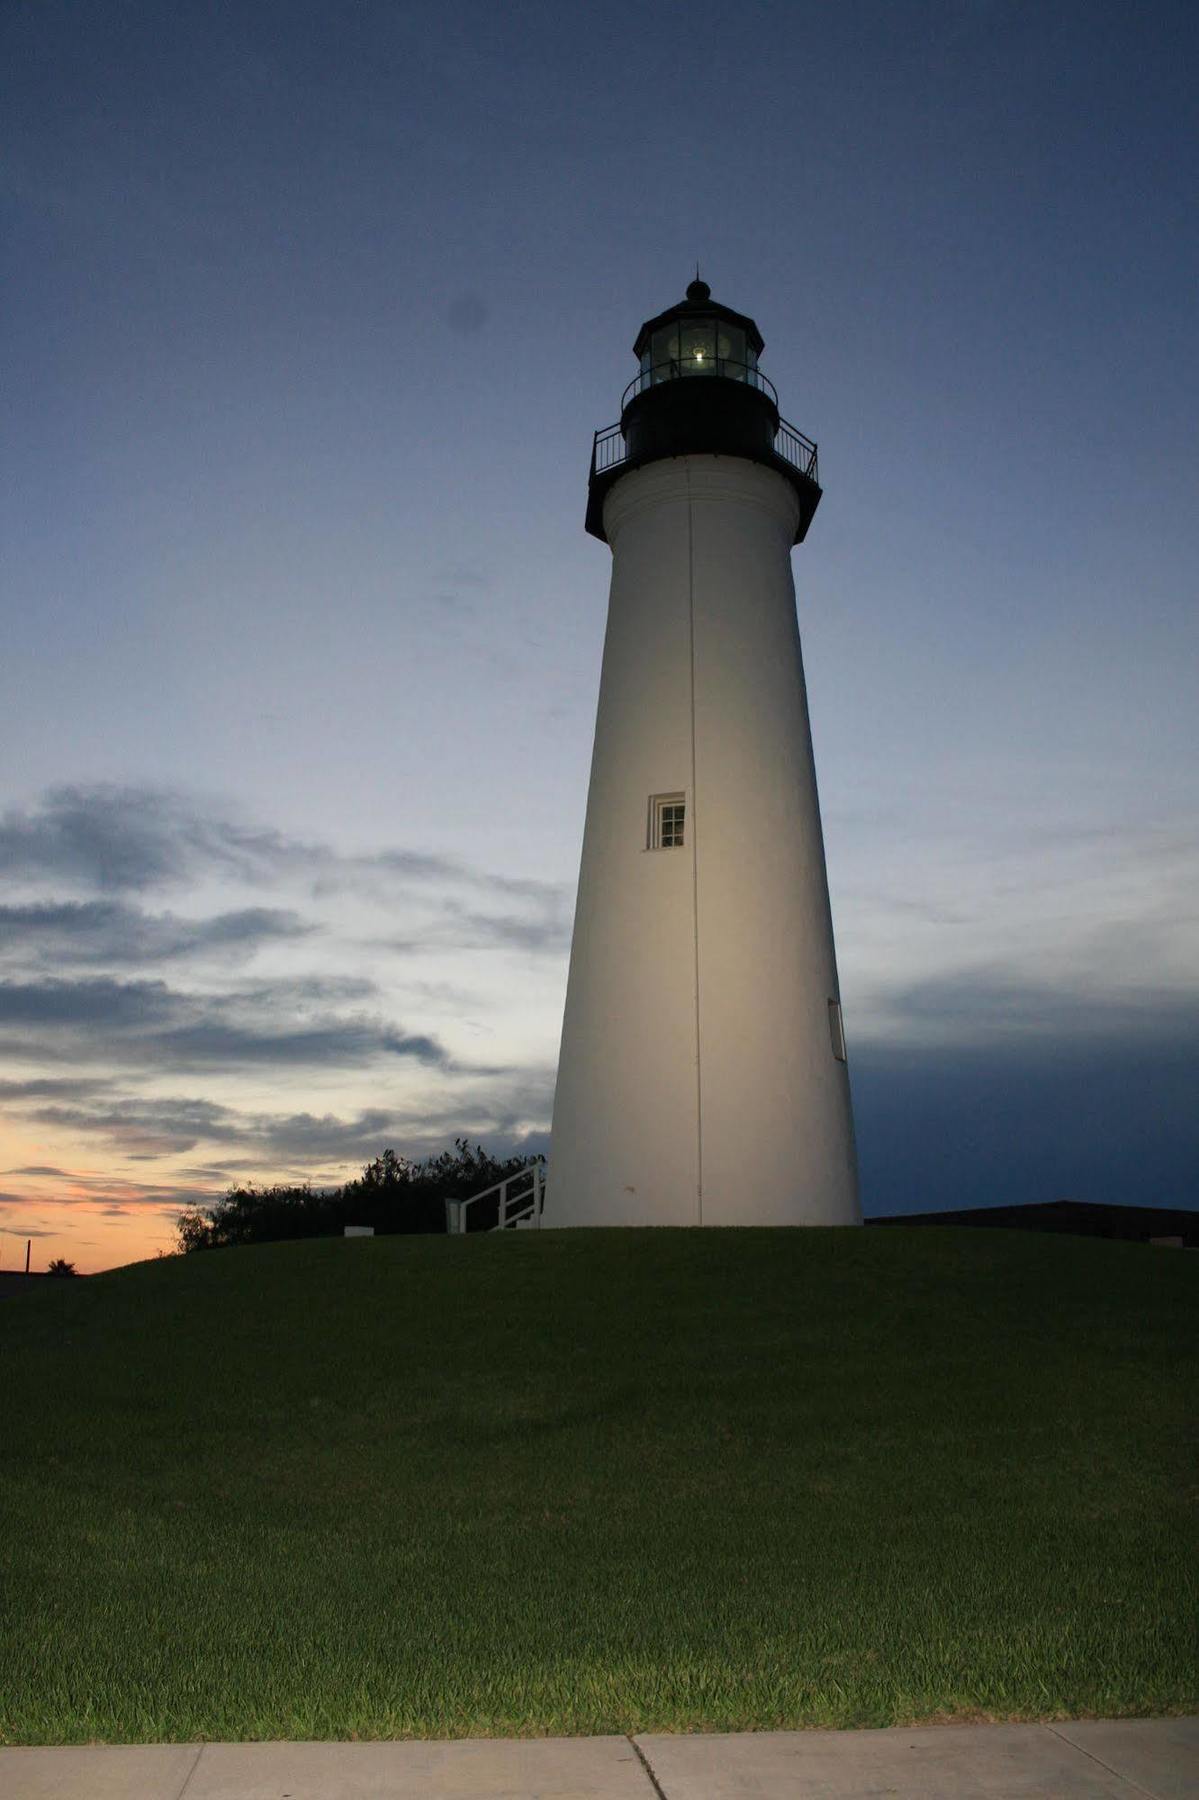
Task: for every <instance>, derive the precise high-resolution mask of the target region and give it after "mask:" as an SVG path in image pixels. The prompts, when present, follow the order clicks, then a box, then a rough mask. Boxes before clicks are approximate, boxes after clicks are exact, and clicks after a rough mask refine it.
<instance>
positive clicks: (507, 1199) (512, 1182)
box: [445, 1162, 545, 1235]
mask: <svg viewBox="0 0 1199 1800" xmlns="http://www.w3.org/2000/svg"><path fill="white" fill-rule="evenodd" d="M497 1195H498V1197H499V1199H498V1205H497V1209H496V1211H497V1220H496V1223H495V1224H494V1225H491V1226H488V1227H487V1229H488V1230H490V1231H511V1230H513V1229H515V1228H516V1227H517V1226H519V1225H523V1226H530V1225H531V1226H533V1227H534V1228H535V1229H536V1230H538V1231H540V1229H541V1213H542V1208H543V1207H544V1205H545V1168H544V1166H543V1164H541V1163H539V1162H535V1163H529V1164H528V1165H527V1166H526V1167H525V1168H523V1169H518V1170H517V1172H516V1174H515V1175H509V1176H508V1177H507V1179H506V1180H505V1181H497V1182H496V1184H495V1186H494V1187H489V1188H484V1189H483V1192H482V1193H481V1194H472V1195H471V1197H470V1199H469V1200H447V1201H446V1203H445V1228H446V1230H447V1231H448V1232H450V1233H451V1235H452V1234H454V1233H457V1232H464V1231H465V1230H466V1229H467V1225H466V1214H467V1209H468V1208H469V1207H472V1206H477V1205H478V1203H479V1201H480V1200H492V1199H495V1198H496V1196H497Z"/></svg>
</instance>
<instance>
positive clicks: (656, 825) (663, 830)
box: [647, 794, 687, 850]
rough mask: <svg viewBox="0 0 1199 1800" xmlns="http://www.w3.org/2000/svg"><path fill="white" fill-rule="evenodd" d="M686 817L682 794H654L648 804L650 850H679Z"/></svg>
mask: <svg viewBox="0 0 1199 1800" xmlns="http://www.w3.org/2000/svg"><path fill="white" fill-rule="evenodd" d="M686 817H687V802H686V798H685V797H684V795H682V794H654V795H653V797H652V798H651V800H650V803H649V838H648V843H647V848H648V849H650V850H681V849H682V848H683V841H684V827H685V823H686Z"/></svg>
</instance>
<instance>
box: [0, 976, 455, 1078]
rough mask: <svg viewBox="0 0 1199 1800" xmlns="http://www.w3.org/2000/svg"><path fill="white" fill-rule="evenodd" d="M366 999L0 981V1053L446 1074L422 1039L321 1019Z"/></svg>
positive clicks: (365, 987)
mask: <svg viewBox="0 0 1199 1800" xmlns="http://www.w3.org/2000/svg"><path fill="white" fill-rule="evenodd" d="M373 992H374V986H373V983H372V982H370V981H366V980H363V979H361V978H355V977H325V978H320V977H299V978H294V979H291V980H284V979H281V980H279V981H276V982H273V983H269V984H259V985H257V986H255V987H252V988H243V989H238V990H234V991H232V992H230V993H226V994H217V995H210V994H195V993H185V992H182V991H180V990H178V989H176V988H173V987H170V986H169V985H168V984H167V983H166V982H165V981H160V980H154V981H117V980H114V979H112V978H111V977H92V978H88V979H83V980H76V981H70V980H60V979H54V978H46V979H43V980H35V981H24V982H19V981H10V982H0V1029H3V1028H4V1027H9V1028H12V1027H16V1028H17V1033H18V1035H10V1036H9V1037H8V1038H3V1037H0V1054H3V1053H5V1052H6V1051H7V1053H9V1054H17V1055H22V1056H29V1055H30V1054H32V1053H40V1054H41V1055H43V1056H55V1057H58V1058H65V1057H68V1056H69V1057H71V1058H73V1059H75V1060H78V1061H89V1060H95V1061H105V1062H108V1063H110V1064H112V1065H115V1066H124V1067H127V1068H128V1067H136V1066H152V1067H154V1068H159V1069H187V1068H194V1067H198V1066H204V1065H208V1066H211V1065H220V1066H222V1067H226V1068H228V1067H232V1066H246V1065H252V1064H257V1065H263V1064H296V1065H309V1066H321V1065H323V1066H329V1065H334V1066H337V1067H348V1066H351V1065H354V1066H361V1065H363V1064H366V1063H370V1062H373V1061H377V1060H387V1059H391V1058H393V1057H401V1058H406V1059H412V1060H414V1061H416V1062H420V1063H424V1064H428V1065H430V1066H433V1067H446V1066H448V1065H449V1061H450V1058H449V1056H448V1054H447V1052H446V1050H445V1049H444V1048H443V1046H442V1045H441V1044H440V1043H438V1041H437V1040H436V1039H435V1038H433V1037H431V1036H429V1035H428V1034H425V1033H420V1032H409V1031H406V1030H404V1029H403V1028H402V1027H399V1026H396V1025H393V1024H391V1023H390V1022H388V1021H386V1020H383V1019H381V1018H378V1017H376V1016H373V1015H368V1014H363V1013H354V1014H349V1015H346V1014H342V1013H335V1012H331V1011H330V1010H329V1003H336V1002H337V1001H339V1000H343V1001H352V1000H357V999H361V998H365V997H366V996H368V995H370V994H372V993H373ZM22 1030H23V1031H24V1032H25V1033H26V1035H24V1036H21V1035H19V1033H20V1032H21V1031H22Z"/></svg>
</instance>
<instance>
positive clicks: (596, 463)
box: [591, 376, 820, 487]
mask: <svg viewBox="0 0 1199 1800" xmlns="http://www.w3.org/2000/svg"><path fill="white" fill-rule="evenodd" d="M762 379H763V380H765V376H763V378H762ZM773 391H774V390H773V389H771V392H772V393H773ZM773 448H774V453H775V455H776V456H777V457H779V458H781V460H782V461H783V462H785V463H789V464H790V466H791V467H792V468H793V469H797V470H798V471H799V473H800V474H801V475H806V476H807V478H808V480H809V481H814V482H815V483H816V485H817V487H819V486H820V473H819V467H818V464H817V461H816V446H815V444H814V443H813V442H812V440H811V438H810V437H805V436H804V434H803V432H802V431H797V430H796V428H795V426H794V425H789V424H788V423H787V421H786V419H780V420H779V428H778V433H777V435H776V437H775V440H774V446H773ZM627 460H628V448H627V446H626V444H625V441H624V433H623V432H622V430H621V427H620V421H619V420H617V422H616V424H615V425H605V426H604V427H603V428H602V430H600V431H597V432H596V434H595V441H594V443H593V444H592V447H591V478H592V480H593V481H594V479H595V477H596V476H597V475H603V474H606V473H607V471H608V470H609V469H615V468H616V467H618V465H619V464H620V463H622V462H627Z"/></svg>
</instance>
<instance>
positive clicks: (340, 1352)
mask: <svg viewBox="0 0 1199 1800" xmlns="http://www.w3.org/2000/svg"><path fill="white" fill-rule="evenodd" d="M1197 1287H1199V1258H1196V1257H1193V1256H1191V1255H1188V1254H1186V1253H1184V1252H1177V1251H1174V1252H1172V1251H1166V1250H1153V1249H1149V1248H1145V1247H1142V1246H1139V1245H1132V1244H1112V1243H1102V1242H1094V1241H1089V1240H1085V1239H1073V1238H1065V1237H1056V1238H1055V1237H1044V1236H1031V1235H1029V1236H1026V1235H1023V1234H1021V1233H1019V1232H1012V1231H995V1232H990V1231H979V1230H956V1231H954V1230H938V1229H901V1228H894V1229H892V1230H889V1231H857V1232H854V1231H812V1232H803V1231H791V1232H787V1231H752V1230H751V1231H707V1232H699V1231H695V1232H685V1231H641V1232H636V1231H612V1232H563V1233H557V1232H549V1231H547V1232H542V1233H534V1232H518V1233H508V1234H505V1235H504V1236H502V1237H498V1236H487V1237H482V1238H480V1237H468V1238H394V1237H393V1238H376V1239H373V1240H372V1239H363V1240H354V1241H349V1242H346V1241H342V1240H326V1241H320V1242H308V1243H291V1244H281V1245H270V1246H264V1247H260V1248H250V1249H237V1250H220V1251H215V1252H210V1253H208V1254H207V1255H202V1256H195V1257H189V1258H186V1259H175V1260H170V1261H166V1262H157V1263H147V1264H140V1265H136V1266H134V1267H131V1268H129V1269H125V1270H119V1271H115V1272H113V1273H111V1274H109V1275H104V1276H99V1277H95V1278H93V1279H92V1280H89V1281H86V1282H82V1281H81V1282H45V1283H42V1284H39V1291H38V1293H36V1294H33V1295H31V1296H29V1297H28V1298H25V1299H21V1300H16V1301H10V1302H6V1303H5V1304H4V1305H3V1306H2V1307H0V1363H2V1367H3V1370H4V1387H3V1405H2V1411H0V1432H2V1437H0V1445H2V1468H0V1478H2V1486H0V1499H2V1506H3V1520H2V1522H0V1527H2V1528H0V1559H2V1563H3V1566H0V1609H2V1613H3V1618H2V1629H0V1741H7V1742H15V1743H38V1742H75V1741H86V1740H89V1739H110V1740H118V1739H119V1740H142V1739H145V1740H149V1739H176V1740H178V1739H188V1738H193V1737H200V1736H204V1737H217V1738H254V1737H306V1738H308V1737H352V1736H360V1737H392V1736H408V1735H420V1736H426V1735H427V1736H449V1735H465V1734H468V1733H490V1734H502V1733H525V1734H535V1733H539V1732H592V1731H624V1730H632V1729H640V1730H648V1729H673V1728H678V1729H696V1728H704V1727H708V1728H712V1729H720V1730H730V1729H738V1728H745V1727H778V1726H795V1725H829V1724H832V1725H862V1724H871V1725H883V1724H890V1723H898V1722H909V1721H915V1720H922V1719H934V1718H949V1717H980V1716H985V1717H993V1718H1035V1717H1054V1716H1065V1715H1071V1714H1074V1715H1077V1714H1086V1713H1100V1714H1109V1715H1110V1714H1120V1713H1147V1712H1157V1713H1160V1712H1170V1711H1181V1710H1186V1709H1187V1708H1190V1707H1193V1706H1194V1705H1195V1703H1196V1683H1195V1666H1196V1665H1195V1649H1196V1645H1195V1638H1194V1620H1195V1618H1196V1615H1197V1611H1199V1608H1197V1606H1196V1600H1197V1598H1199V1596H1197V1595H1196V1591H1195V1558H1194V1555H1193V1549H1194V1540H1193V1536H1190V1535H1189V1527H1188V1523H1187V1520H1188V1511H1187V1508H1188V1502H1190V1503H1191V1504H1192V1505H1193V1501H1194V1497H1195V1463H1194V1459H1193V1445H1192V1446H1188V1445H1187V1443H1186V1432H1187V1429H1188V1426H1190V1425H1191V1424H1193V1420H1194V1399H1195V1394H1196V1392H1197V1391H1199V1381H1197V1379H1196V1376H1197V1373H1199V1371H1197V1369H1196V1361H1197V1357H1196V1343H1195V1333H1194V1324H1195V1318H1196V1306H1195V1301H1196V1289H1197Z"/></svg>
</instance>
